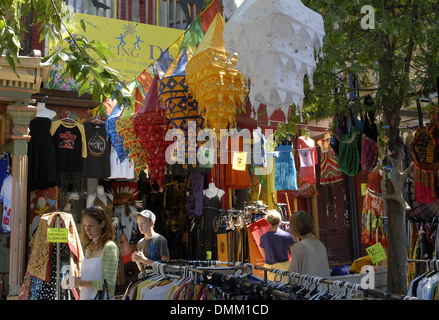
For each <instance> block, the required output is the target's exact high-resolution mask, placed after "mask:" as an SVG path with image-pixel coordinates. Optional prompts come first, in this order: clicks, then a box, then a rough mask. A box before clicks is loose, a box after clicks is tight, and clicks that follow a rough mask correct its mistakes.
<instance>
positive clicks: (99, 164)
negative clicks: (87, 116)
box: [84, 121, 111, 179]
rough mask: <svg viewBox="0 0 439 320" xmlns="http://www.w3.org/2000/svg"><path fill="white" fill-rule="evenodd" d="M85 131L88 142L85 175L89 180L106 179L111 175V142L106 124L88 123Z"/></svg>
mask: <svg viewBox="0 0 439 320" xmlns="http://www.w3.org/2000/svg"><path fill="white" fill-rule="evenodd" d="M84 130H85V136H86V142H87V158H86V159H85V162H84V166H85V168H84V175H85V176H86V177H88V178H99V179H106V178H108V177H109V176H110V175H111V165H110V154H111V142H110V141H109V140H107V131H106V130H105V123H93V122H92V121H90V122H87V123H86V124H85V125H84Z"/></svg>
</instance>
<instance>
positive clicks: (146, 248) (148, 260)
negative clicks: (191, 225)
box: [132, 210, 169, 271]
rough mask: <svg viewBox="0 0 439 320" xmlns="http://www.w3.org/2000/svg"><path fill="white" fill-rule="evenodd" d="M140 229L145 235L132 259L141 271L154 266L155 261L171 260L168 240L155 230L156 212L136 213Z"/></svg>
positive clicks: (144, 211)
mask: <svg viewBox="0 0 439 320" xmlns="http://www.w3.org/2000/svg"><path fill="white" fill-rule="evenodd" d="M134 217H135V218H136V219H137V225H138V227H139V231H140V233H141V234H143V235H144V238H142V239H141V240H140V241H139V242H138V243H137V251H136V252H134V253H133V256H132V260H133V261H134V262H135V263H136V264H137V267H138V268H139V270H140V271H143V270H144V268H145V266H152V264H153V262H154V261H162V262H164V261H169V249H168V241H167V240H166V238H165V237H163V236H162V235H160V234H158V233H156V232H155V231H154V223H155V214H154V213H152V211H150V210H143V211H141V212H138V213H135V214H134Z"/></svg>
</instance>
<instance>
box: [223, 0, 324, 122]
mask: <svg viewBox="0 0 439 320" xmlns="http://www.w3.org/2000/svg"><path fill="white" fill-rule="evenodd" d="M324 35H325V31H324V28H323V18H322V16H321V15H320V14H318V13H316V12H314V11H312V10H311V9H309V8H307V7H306V6H304V5H303V4H302V2H300V1H299V0H245V1H244V2H243V3H242V4H241V5H240V6H239V7H238V8H237V9H236V11H235V12H234V13H233V15H232V16H231V18H230V20H229V21H228V22H227V24H226V26H225V28H224V33H223V37H224V43H225V45H226V49H227V51H229V53H230V54H232V55H233V53H234V52H236V53H238V61H237V64H236V69H237V70H238V71H240V72H241V73H242V74H243V75H244V77H245V78H246V79H247V80H250V82H251V87H250V92H249V98H250V101H251V103H252V107H253V116H254V115H255V114H256V110H257V109H258V108H259V105H260V104H265V105H267V115H268V119H270V117H271V115H272V114H273V112H274V111H275V110H276V109H277V108H280V109H281V110H282V111H283V112H284V114H285V116H286V118H287V119H288V110H289V105H290V104H292V103H294V104H295V105H296V107H297V108H298V109H299V110H301V109H302V105H303V98H304V97H305V94H304V91H303V80H304V76H305V75H307V77H308V80H309V82H310V85H311V87H312V85H313V82H312V78H313V74H314V70H315V69H316V57H315V53H314V52H315V51H317V52H319V51H320V50H321V48H322V46H323V36H324Z"/></svg>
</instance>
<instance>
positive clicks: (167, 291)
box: [123, 260, 263, 300]
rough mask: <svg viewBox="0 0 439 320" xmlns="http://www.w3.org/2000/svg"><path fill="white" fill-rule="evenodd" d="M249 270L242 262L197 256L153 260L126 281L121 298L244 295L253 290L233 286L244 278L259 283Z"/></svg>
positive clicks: (241, 282) (144, 298) (190, 298)
mask: <svg viewBox="0 0 439 320" xmlns="http://www.w3.org/2000/svg"><path fill="white" fill-rule="evenodd" d="M222 264H226V265H227V266H221V265H222ZM252 272H253V266H252V265H250V264H243V263H232V262H221V261H212V262H207V261H201V260H192V261H183V260H181V261H174V262H173V264H164V263H159V262H154V263H153V266H152V269H151V272H150V273H149V274H147V275H146V276H145V277H144V278H142V279H139V280H137V281H133V282H131V283H130V284H129V286H128V288H127V290H126V292H125V294H124V296H123V300H214V299H221V300H226V299H232V298H238V299H246V298H249V296H250V295H252V294H255V293H252V292H250V291H249V290H246V291H244V290H240V289H239V288H237V286H236V284H237V283H238V282H239V286H242V284H244V283H247V282H251V283H256V284H263V283H262V280H261V279H258V278H256V277H254V276H253V275H252ZM238 280H239V281H238Z"/></svg>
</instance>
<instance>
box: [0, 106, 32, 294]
mask: <svg viewBox="0 0 439 320" xmlns="http://www.w3.org/2000/svg"><path fill="white" fill-rule="evenodd" d="M37 110H38V109H37V108H36V107H34V106H17V105H12V106H9V107H8V108H7V114H8V116H10V117H11V118H12V120H13V123H14V130H13V135H12V139H13V155H12V208H11V209H12V211H11V234H10V239H11V240H10V251H9V296H12V297H13V296H18V294H19V293H20V289H21V285H22V281H23V277H24V271H25V254H26V245H27V243H26V239H27V237H26V233H27V230H26V227H27V170H28V168H27V160H28V159H27V143H28V141H29V140H30V136H29V135H28V129H29V123H30V121H31V119H32V118H33V117H35V114H36V112H37Z"/></svg>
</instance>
